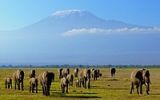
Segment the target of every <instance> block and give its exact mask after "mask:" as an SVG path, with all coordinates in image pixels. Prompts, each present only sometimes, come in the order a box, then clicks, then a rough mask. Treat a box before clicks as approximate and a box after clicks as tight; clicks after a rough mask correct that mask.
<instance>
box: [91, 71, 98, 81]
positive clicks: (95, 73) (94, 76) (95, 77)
mask: <svg viewBox="0 0 160 100" xmlns="http://www.w3.org/2000/svg"><path fill="white" fill-rule="evenodd" d="M92 73H93V79H94V80H97V78H98V70H96V69H95V70H93V72H92Z"/></svg>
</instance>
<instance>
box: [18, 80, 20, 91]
mask: <svg viewBox="0 0 160 100" xmlns="http://www.w3.org/2000/svg"><path fill="white" fill-rule="evenodd" d="M18 90H20V82H18Z"/></svg>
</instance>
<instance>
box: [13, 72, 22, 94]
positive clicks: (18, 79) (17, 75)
mask: <svg viewBox="0 0 160 100" xmlns="http://www.w3.org/2000/svg"><path fill="white" fill-rule="evenodd" d="M13 79H14V82H15V90H16V88H17V86H18V90H20V89H21V90H22V91H23V90H24V89H23V87H24V86H23V80H24V71H23V70H20V69H19V70H17V71H16V72H15V73H13Z"/></svg>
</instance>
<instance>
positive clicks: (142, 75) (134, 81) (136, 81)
mask: <svg viewBox="0 0 160 100" xmlns="http://www.w3.org/2000/svg"><path fill="white" fill-rule="evenodd" d="M143 84H145V86H146V93H147V94H149V91H150V84H151V81H150V73H149V70H146V69H141V70H135V71H133V72H132V73H131V89H130V94H132V91H133V90H134V85H136V88H137V94H139V93H140V94H142V86H143Z"/></svg>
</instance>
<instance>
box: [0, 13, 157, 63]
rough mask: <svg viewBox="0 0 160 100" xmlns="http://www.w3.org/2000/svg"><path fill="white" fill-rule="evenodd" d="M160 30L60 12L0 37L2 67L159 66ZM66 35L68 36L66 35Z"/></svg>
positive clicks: (87, 14)
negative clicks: (51, 65)
mask: <svg viewBox="0 0 160 100" xmlns="http://www.w3.org/2000/svg"><path fill="white" fill-rule="evenodd" d="M159 33H160V31H159V28H154V27H146V26H139V25H132V24H126V23H124V22H121V21H116V20H104V19H101V18H99V17H96V16H95V15H93V14H92V13H90V12H88V11H81V10H66V11H57V12H55V13H54V14H52V15H51V16H49V17H48V18H45V19H43V20H41V21H39V22H37V23H34V24H32V25H30V26H27V27H24V28H21V29H18V30H16V31H12V32H7V33H5V32H3V33H1V37H0V40H1V42H0V45H1V46H0V50H1V51H0V55H1V56H0V63H1V64H6V63H7V64H9V63H10V64H159V61H158V59H160V52H159V51H160V47H159V43H160V35H159ZM66 34H67V35H66Z"/></svg>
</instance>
